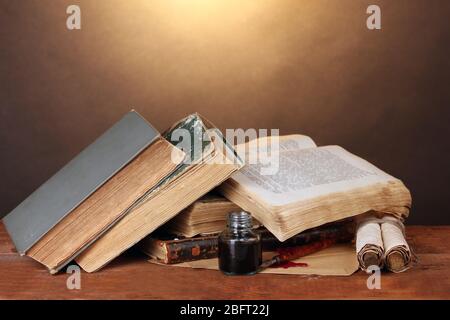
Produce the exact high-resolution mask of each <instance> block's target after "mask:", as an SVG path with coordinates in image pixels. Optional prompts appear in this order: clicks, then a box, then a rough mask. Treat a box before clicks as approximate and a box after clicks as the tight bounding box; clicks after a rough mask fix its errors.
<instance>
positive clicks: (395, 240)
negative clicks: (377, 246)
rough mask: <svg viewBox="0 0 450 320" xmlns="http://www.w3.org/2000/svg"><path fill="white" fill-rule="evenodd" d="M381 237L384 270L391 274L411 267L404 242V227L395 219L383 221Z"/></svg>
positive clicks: (407, 248)
mask: <svg viewBox="0 0 450 320" xmlns="http://www.w3.org/2000/svg"><path fill="white" fill-rule="evenodd" d="M383 221H384V222H383V223H382V224H381V235H382V237H383V244H384V249H385V254H384V260H385V264H386V268H387V269H388V270H389V271H392V272H403V271H405V270H407V269H409V268H410V266H411V250H410V248H409V246H408V243H407V242H406V240H405V227H404V226H403V223H402V222H400V221H399V220H397V219H386V218H384V219H383Z"/></svg>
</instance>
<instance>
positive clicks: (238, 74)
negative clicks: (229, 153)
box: [0, 0, 450, 224]
mask: <svg viewBox="0 0 450 320" xmlns="http://www.w3.org/2000/svg"><path fill="white" fill-rule="evenodd" d="M69 4H79V5H80V6H81V10H82V30H79V31H68V30H67V29H66V26H65V20H66V17H67V15H66V13H65V11H66V7H67V6H68V5H69ZM369 4H378V5H380V6H381V9H382V30H381V31H369V30H368V29H367V28H366V25H365V20H366V17H367V14H366V8H367V6H368V5H369ZM449 16H450V1H448V0H442V1H439V0H432V1H425V0H421V1H419V0H405V1H400V0H396V1H387V0H386V1H376V0H373V1H356V0H355V1H350V0H345V1H343V0H339V1H338V0H335V1H325V0H314V1H312V0H311V1H306V0H254V1H245V0H239V1H237V0H161V1H144V0H142V1H111V0H101V1H100V0H96V1H58V2H56V1H50V0H45V1H29V0H23V1H14V0H10V1H9V0H0V46H1V47H0V107H1V111H0V115H1V122H0V125H1V126H0V155H1V158H0V176H1V178H2V181H1V184H0V188H1V189H0V191H1V193H0V216H2V215H4V214H6V213H8V212H9V211H10V210H11V209H13V208H14V207H15V206H16V205H17V204H19V203H20V202H21V201H22V200H23V199H24V198H25V197H26V196H28V195H29V194H30V193H31V192H32V191H33V190H34V189H35V188H37V187H38V186H39V185H40V184H41V183H43V182H44V181H45V180H46V179H48V178H49V177H50V176H51V175H52V174H53V173H55V172H56V171H57V170H58V169H59V168H60V167H62V166H63V165H64V164H65V163H66V162H67V161H69V160H70V159H71V158H72V157H73V156H74V155H76V154H77V153H78V152H79V151H80V150H81V149H83V148H84V147H85V146H86V145H88V144H89V143H90V142H92V141H93V140H94V139H95V138H96V137H97V136H98V135H99V134H101V133H102V132H103V131H105V130H106V129H107V128H108V127H109V126H111V125H112V124H113V123H114V122H115V121H117V120H118V119H119V118H120V117H121V116H122V115H123V114H124V113H125V112H126V111H128V110H129V109H130V108H132V107H134V108H135V109H137V110H138V111H139V112H141V113H142V114H143V115H144V116H145V117H146V118H147V119H148V120H149V121H150V122H152V123H153V124H154V125H155V126H156V127H157V128H158V129H160V130H163V129H164V128H166V127H167V126H169V125H170V124H171V123H173V122H174V121H176V120H178V119H180V118H181V117H183V116H185V115H187V114H188V113H191V112H194V111H198V112H200V113H201V114H203V115H204V116H206V117H207V118H209V119H210V120H211V121H213V122H214V123H215V124H216V125H217V126H219V127H220V128H222V129H224V128H240V127H241V128H280V130H281V133H282V134H287V133H304V134H308V135H311V136H312V137H313V138H314V139H315V140H316V142H317V143H318V144H321V145H323V144H339V145H341V146H343V147H345V148H347V149H349V150H350V151H352V152H354V153H356V154H358V155H360V156H362V157H363V158H366V159H368V160H369V161H371V162H373V163H374V164H376V165H378V166H379V167H381V168H382V169H384V170H386V171H387V172H389V173H391V174H393V175H395V176H397V177H399V178H401V179H402V180H404V181H405V183H406V184H407V186H408V187H409V188H410V189H411V191H412V193H413V200H414V207H413V211H412V214H411V218H410V220H409V223H423V224H443V223H447V224H448V223H450V212H449V204H448V202H449V200H448V199H447V198H448V195H449V192H448V191H449V180H450V179H449V178H450V177H449V171H450V170H449V168H448V166H449V163H450V156H449V150H450V148H449V143H448V137H449V133H450V129H449V121H448V120H449V114H450V111H449V107H450V93H449V91H450V87H449V83H450V82H449V80H450V63H449V57H450V26H449V20H448V19H449Z"/></svg>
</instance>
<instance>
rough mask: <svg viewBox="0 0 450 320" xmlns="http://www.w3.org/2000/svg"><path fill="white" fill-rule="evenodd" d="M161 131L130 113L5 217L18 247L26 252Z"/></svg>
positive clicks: (134, 113) (9, 231)
mask: <svg viewBox="0 0 450 320" xmlns="http://www.w3.org/2000/svg"><path fill="white" fill-rule="evenodd" d="M159 135H160V134H159V132H158V131H157V130H156V129H155V128H153V127H152V126H151V125H150V124H149V123H148V122H147V121H146V120H145V119H144V118H143V117H142V116H140V115H139V114H138V113H137V112H135V111H130V112H129V113H127V114H126V115H125V116H124V117H123V118H122V119H121V120H120V121H119V122H117V123H116V124H115V125H113V126H112V127H111V128H110V129H109V130H107V131H106V132H105V133H104V134H103V135H101V136H100V137H99V138H98V139H97V140H95V141H94V142H93V143H92V144H91V145H89V146H88V147H86V148H85V149H84V150H83V151H82V152H80V153H79V154H78V155H77V156H76V157H75V158H74V159H72V160H71V161H70V162H69V163H68V164H67V165H65V166H64V167H63V168H62V169H61V170H59V171H58V172H57V173H56V174H55V175H53V176H52V177H51V178H50V179H49V180H48V181H47V182H45V183H44V184H43V185H42V186H40V187H39V188H38V189H37V190H36V191H34V192H33V193H32V194H31V195H30V196H29V197H28V198H27V199H25V200H24V201H23V202H22V203H21V204H20V205H19V206H18V207H17V208H15V209H14V210H13V211H11V212H10V213H9V214H8V215H6V216H5V217H4V218H3V222H4V224H5V226H6V229H7V231H8V233H9V235H10V236H11V238H12V240H13V242H14V245H15V246H16V248H17V251H18V252H19V253H21V254H25V252H26V251H27V250H28V249H29V248H31V247H32V246H33V245H34V244H35V243H36V242H37V241H38V240H39V239H40V238H41V237H42V236H44V235H45V234H46V233H47V232H48V231H49V230H51V229H52V228H53V227H54V226H55V225H56V224H57V223H58V222H59V221H61V220H62V219H63V218H64V217H65V216H66V215H67V214H68V213H70V212H71V211H72V210H73V209H75V208H76V207H77V206H78V205H79V204H81V203H82V202H83V201H84V200H85V199H86V198H87V197H89V196H90V195H91V194H92V193H93V192H95V191H96V190H97V189H98V188H99V187H101V186H102V185H103V184H104V183H105V182H106V181H108V180H109V179H110V178H111V177H112V176H114V175H115V174H116V173H117V172H118V171H119V170H120V169H122V168H123V167H124V166H125V165H127V164H128V163H129V162H130V161H131V160H133V159H134V158H135V157H136V156H137V155H138V154H139V153H140V152H141V151H142V150H144V149H145V148H146V147H148V146H149V145H150V144H151V143H152V142H153V141H154V140H155V138H157V137H158V136H159Z"/></svg>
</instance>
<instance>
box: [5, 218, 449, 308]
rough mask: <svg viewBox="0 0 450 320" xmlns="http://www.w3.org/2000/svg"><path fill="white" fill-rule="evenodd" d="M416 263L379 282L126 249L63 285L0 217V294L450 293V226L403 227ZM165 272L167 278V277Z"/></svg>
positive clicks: (194, 296) (290, 296) (63, 276)
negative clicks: (259, 270)
mask: <svg viewBox="0 0 450 320" xmlns="http://www.w3.org/2000/svg"><path fill="white" fill-rule="evenodd" d="M407 230H408V231H407V232H408V238H409V239H410V240H411V242H412V243H414V250H415V252H416V253H417V255H418V258H419V263H418V264H417V265H416V266H414V268H413V269H411V270H408V271H406V272H404V273H401V274H392V273H383V274H382V277H381V290H368V289H367V286H366V281H367V278H368V275H367V274H365V273H364V272H361V271H360V272H357V273H356V274H354V275H353V276H351V277H319V276H295V275H292V276H290V275H269V274H258V275H255V276H249V277H227V276H224V275H222V274H221V273H220V272H217V271H213V270H193V269H185V268H176V267H168V266H159V265H154V264H150V263H148V262H146V258H145V256H144V255H142V254H141V253H139V252H137V251H134V250H131V251H129V252H127V253H125V254H124V255H122V256H121V257H120V258H118V259H116V260H115V261H114V262H113V263H111V264H110V265H108V266H107V267H106V268H104V269H102V270H101V271H100V272H98V273H93V274H88V273H84V272H83V273H82V274H81V290H68V289H67V286H66V281H67V278H68V276H69V275H68V274H66V273H64V272H61V273H60V274H58V275H55V276H52V275H50V274H49V273H48V271H47V270H46V269H45V268H44V267H43V266H41V265H40V264H38V263H37V262H35V261H33V260H32V259H30V258H28V257H20V256H19V255H18V254H17V253H16V252H15V250H14V249H13V245H12V244H11V242H10V240H9V237H8V236H7V234H6V233H5V230H4V227H3V225H1V224H0V298H2V299H18V298H20V299H49V298H58V299H134V298H139V299H211V298H214V299H241V298H242V299H324V298H326V299H342V298H344V299H350V298H356V299H409V298H412V299H441V298H446V299H450V267H449V266H450V250H449V248H448V246H447V245H446V241H447V238H448V235H449V233H450V227H447V226H445V227H420V226H414V227H408V229H407ZM168 279H170V281H168Z"/></svg>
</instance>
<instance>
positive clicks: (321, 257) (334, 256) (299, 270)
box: [149, 244, 358, 276]
mask: <svg viewBox="0 0 450 320" xmlns="http://www.w3.org/2000/svg"><path fill="white" fill-rule="evenodd" d="M274 255H276V253H275V252H264V253H263V260H265V259H270V258H272V257H273V256H274ZM149 261H150V262H151V263H156V264H160V263H158V262H157V261H156V260H153V259H150V260H149ZM293 262H296V263H306V264H307V266H305V267H301V266H299V267H291V268H286V269H284V268H267V269H265V270H263V271H261V273H273V274H297V275H322V276H330V275H331V276H349V275H352V274H353V273H354V272H356V271H357V270H358V260H357V259H356V255H355V249H354V247H353V245H352V244H339V245H335V246H333V247H330V248H327V249H324V250H321V251H319V252H316V253H314V254H311V255H308V256H306V257H303V258H300V259H296V260H294V261H293ZM164 266H165V267H168V268H170V267H182V268H193V269H211V270H219V267H218V259H217V258H215V259H206V260H198V261H192V262H184V263H179V264H173V265H164Z"/></svg>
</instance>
